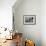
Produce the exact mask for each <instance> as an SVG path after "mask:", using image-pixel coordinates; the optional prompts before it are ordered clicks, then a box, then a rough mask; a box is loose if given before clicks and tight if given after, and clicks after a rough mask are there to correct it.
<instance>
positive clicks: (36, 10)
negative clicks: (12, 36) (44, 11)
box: [13, 0, 41, 46]
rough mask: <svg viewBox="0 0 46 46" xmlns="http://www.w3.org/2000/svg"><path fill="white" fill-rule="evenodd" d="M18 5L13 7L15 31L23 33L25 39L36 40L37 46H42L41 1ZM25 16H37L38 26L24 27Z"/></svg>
mask: <svg viewBox="0 0 46 46" xmlns="http://www.w3.org/2000/svg"><path fill="white" fill-rule="evenodd" d="M20 1H21V0H20ZM16 4H17V6H16V5H14V6H13V14H14V20H15V22H14V24H15V30H18V32H22V33H23V37H24V38H25V39H26V38H28V39H32V40H34V41H35V44H36V46H41V0H23V1H22V2H21V3H20V2H19V3H16ZM24 15H36V25H24V24H23V16H24Z"/></svg>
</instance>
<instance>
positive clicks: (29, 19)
mask: <svg viewBox="0 0 46 46" xmlns="http://www.w3.org/2000/svg"><path fill="white" fill-rule="evenodd" d="M23 24H25V25H35V24H36V15H24V16H23Z"/></svg>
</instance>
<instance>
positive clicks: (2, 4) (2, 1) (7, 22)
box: [0, 0, 16, 29]
mask: <svg viewBox="0 0 46 46" xmlns="http://www.w3.org/2000/svg"><path fill="white" fill-rule="evenodd" d="M15 2H16V0H0V27H7V28H9V29H11V28H12V6H13V4H14V3H15Z"/></svg>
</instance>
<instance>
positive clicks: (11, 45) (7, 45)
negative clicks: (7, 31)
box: [0, 39, 16, 46]
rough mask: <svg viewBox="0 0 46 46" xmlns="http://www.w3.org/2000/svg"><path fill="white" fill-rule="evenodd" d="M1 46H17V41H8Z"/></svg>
mask: <svg viewBox="0 0 46 46" xmlns="http://www.w3.org/2000/svg"><path fill="white" fill-rule="evenodd" d="M0 46H16V44H15V39H13V40H6V42H4V43H2V45H0Z"/></svg>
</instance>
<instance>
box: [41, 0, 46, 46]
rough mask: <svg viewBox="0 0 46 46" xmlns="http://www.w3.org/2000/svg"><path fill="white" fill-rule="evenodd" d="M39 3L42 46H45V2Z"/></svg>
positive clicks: (43, 0)
mask: <svg viewBox="0 0 46 46" xmlns="http://www.w3.org/2000/svg"><path fill="white" fill-rule="evenodd" d="M41 3H42V5H41V7H42V8H41V9H42V10H41V13H42V14H41V36H42V37H41V38H42V46H46V0H42V2H41Z"/></svg>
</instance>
